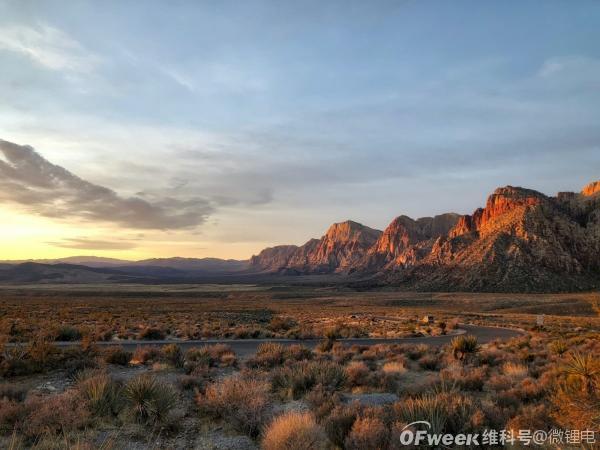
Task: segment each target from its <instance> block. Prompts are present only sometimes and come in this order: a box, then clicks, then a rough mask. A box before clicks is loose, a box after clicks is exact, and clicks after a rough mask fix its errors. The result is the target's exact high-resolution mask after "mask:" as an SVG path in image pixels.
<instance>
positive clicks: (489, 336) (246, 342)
mask: <svg viewBox="0 0 600 450" xmlns="http://www.w3.org/2000/svg"><path fill="white" fill-rule="evenodd" d="M460 328H461V329H462V330H464V331H465V332H466V333H467V334H471V335H474V336H476V337H477V340H478V341H479V343H481V344H484V343H486V342H490V341H493V340H495V339H501V340H506V339H510V338H513V337H517V336H521V335H522V334H523V332H522V331H519V330H514V329H509V328H496V327H483V326H476V325H460ZM455 336H456V335H446V336H435V337H414V338H395V339H374V338H354V339H339V340H338V342H341V343H343V344H344V345H347V346H351V345H376V344H428V345H435V346H439V345H444V344H447V343H449V342H450V341H451V340H452V339H453V338H454V337H455ZM321 341H322V339H303V340H298V339H206V340H201V341H172V340H171V341H167V340H164V341H109V342H98V345H100V346H107V345H120V346H121V347H123V348H124V349H125V350H128V351H133V350H135V349H136V348H137V347H148V346H161V345H166V344H178V345H179V346H180V347H181V348H182V350H187V349H189V348H192V347H201V346H203V345H212V344H227V345H229V346H230V347H231V349H232V350H233V351H234V352H235V353H236V355H237V356H238V357H239V358H246V357H248V356H251V355H253V354H254V353H256V349H257V348H258V346H259V345H260V344H262V343H264V342H278V343H280V344H283V345H293V344H302V345H304V346H306V347H309V348H314V347H315V346H316V345H317V344H318V343H319V342H321ZM55 344H56V345H57V346H59V347H72V346H75V345H79V343H78V342H56V343H55Z"/></svg>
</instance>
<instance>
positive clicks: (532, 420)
mask: <svg viewBox="0 0 600 450" xmlns="http://www.w3.org/2000/svg"><path fill="white" fill-rule="evenodd" d="M553 425H554V421H553V420H552V418H551V417H550V415H549V412H548V410H547V408H546V406H545V405H541V404H540V405H525V406H523V407H522V408H521V409H520V410H519V413H518V414H517V415H516V416H514V417H513V418H512V419H510V420H509V421H508V423H507V424H506V429H508V430H513V432H517V433H518V431H519V430H549V429H550V428H552V427H553Z"/></svg>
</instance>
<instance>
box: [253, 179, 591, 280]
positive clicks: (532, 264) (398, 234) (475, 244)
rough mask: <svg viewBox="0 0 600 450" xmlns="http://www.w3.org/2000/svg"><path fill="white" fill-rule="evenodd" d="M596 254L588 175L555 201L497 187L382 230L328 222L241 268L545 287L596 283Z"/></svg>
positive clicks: (526, 191)
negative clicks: (309, 236)
mask: <svg viewBox="0 0 600 450" xmlns="http://www.w3.org/2000/svg"><path fill="white" fill-rule="evenodd" d="M599 255H600V181H597V182H594V183H590V184H589V185H587V186H586V187H585V188H583V190H582V191H581V192H580V193H572V192H561V193H559V194H557V196H556V197H549V196H546V195H544V194H542V193H540V192H537V191H534V190H530V189H524V188H521V187H513V186H506V187H502V188H498V189H496V191H494V193H493V194H492V195H490V196H489V197H488V200H487V202H486V205H485V208H479V209H477V210H475V211H474V212H473V214H471V215H466V216H458V215H456V214H443V215H441V216H436V217H433V218H422V219H418V220H413V219H411V218H410V217H407V216H399V217H397V218H395V219H394V220H393V221H392V223H391V224H390V225H389V226H388V227H387V228H386V229H385V231H384V232H383V233H381V232H379V231H376V230H373V229H371V228H368V227H365V226H363V225H360V224H357V223H355V222H344V223H341V224H335V225H333V226H332V227H331V228H330V229H329V230H328V232H327V234H326V235H325V236H323V237H322V238H321V239H313V240H311V241H309V242H307V243H306V244H304V245H303V246H301V247H294V246H282V247H274V248H273V249H266V250H264V251H263V252H261V254H260V255H258V256H255V257H253V258H252V260H251V267H253V268H254V269H255V270H256V269H259V270H261V271H271V272H280V273H281V272H283V273H298V274H307V273H334V272H338V273H345V274H351V277H350V278H351V279H355V280H360V283H367V284H369V283H388V284H394V285H397V286H401V287H405V288H407V289H417V290H436V291H449V290H453V291H454V290H464V291H498V292H532V291H541V292H552V291H568V290H582V289H592V288H596V287H598V286H600V257H599Z"/></svg>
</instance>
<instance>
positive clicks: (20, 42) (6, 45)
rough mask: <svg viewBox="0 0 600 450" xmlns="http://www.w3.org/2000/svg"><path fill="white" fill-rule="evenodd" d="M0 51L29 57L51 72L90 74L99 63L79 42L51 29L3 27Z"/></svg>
mask: <svg viewBox="0 0 600 450" xmlns="http://www.w3.org/2000/svg"><path fill="white" fill-rule="evenodd" d="M0 49H4V50H8V51H11V52H15V53H19V54H21V55H24V56H27V57H28V58H29V59H31V60H32V61H35V62H36V63H38V64H40V65H42V66H44V67H46V68H48V69H51V70H67V71H72V72H80V73H89V72H91V71H92V70H93V69H94V68H95V67H96V66H97V65H98V63H99V61H100V59H99V58H98V57H97V56H96V55H93V54H91V53H90V52H89V51H87V50H86V49H85V48H83V47H82V46H81V44H80V43H79V42H77V41H75V40H74V39H72V38H71V37H69V36H68V35H67V34H65V33H64V32H63V31H61V30H59V29H57V28H53V27H50V26H48V25H38V26H36V27H30V26H23V25H10V26H4V27H2V29H0Z"/></svg>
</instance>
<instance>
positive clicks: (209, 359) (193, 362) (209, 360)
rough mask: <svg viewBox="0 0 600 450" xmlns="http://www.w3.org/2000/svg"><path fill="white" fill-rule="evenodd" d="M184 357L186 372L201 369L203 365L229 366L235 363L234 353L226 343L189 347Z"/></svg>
mask: <svg viewBox="0 0 600 450" xmlns="http://www.w3.org/2000/svg"><path fill="white" fill-rule="evenodd" d="M184 359H185V362H184V368H185V370H186V372H187V373H192V372H198V371H202V370H201V369H202V368H203V367H206V368H208V367H230V366H235V365H236V364H237V359H236V357H235V353H234V352H233V350H231V347H230V346H229V345H226V344H214V345H205V346H203V347H199V348H191V349H189V350H188V351H187V352H186V354H185V358H184Z"/></svg>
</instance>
